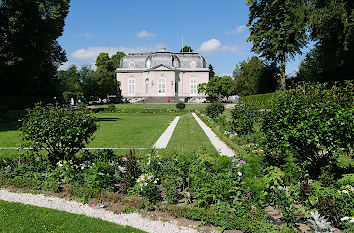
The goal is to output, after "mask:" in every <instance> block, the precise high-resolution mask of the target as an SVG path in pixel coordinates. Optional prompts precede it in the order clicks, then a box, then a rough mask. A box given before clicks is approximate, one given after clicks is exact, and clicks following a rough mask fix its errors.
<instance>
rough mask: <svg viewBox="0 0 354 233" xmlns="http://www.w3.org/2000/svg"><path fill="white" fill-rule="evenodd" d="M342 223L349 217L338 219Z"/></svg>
mask: <svg viewBox="0 0 354 233" xmlns="http://www.w3.org/2000/svg"><path fill="white" fill-rule="evenodd" d="M340 220H341V221H342V222H343V221H345V220H349V217H343V218H341V219H340Z"/></svg>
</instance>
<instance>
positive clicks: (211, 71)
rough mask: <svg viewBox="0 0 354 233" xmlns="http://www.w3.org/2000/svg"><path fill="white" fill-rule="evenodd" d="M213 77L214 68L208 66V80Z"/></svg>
mask: <svg viewBox="0 0 354 233" xmlns="http://www.w3.org/2000/svg"><path fill="white" fill-rule="evenodd" d="M214 76H215V72H214V67H213V66H212V65H211V64H209V79H211V78H212V77H214Z"/></svg>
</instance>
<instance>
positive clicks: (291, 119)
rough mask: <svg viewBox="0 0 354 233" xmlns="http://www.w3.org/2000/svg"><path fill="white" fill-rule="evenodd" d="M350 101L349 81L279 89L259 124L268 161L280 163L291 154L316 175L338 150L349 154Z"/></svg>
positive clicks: (352, 125) (351, 133)
mask: <svg viewBox="0 0 354 233" xmlns="http://www.w3.org/2000/svg"><path fill="white" fill-rule="evenodd" d="M352 101H353V83H351V82H348V83H346V84H345V85H344V86H333V87H331V88H327V86H326V85H325V84H316V85H312V84H305V85H299V86H298V87H296V88H295V89H293V90H288V91H284V92H281V93H280V94H279V96H278V97H277V98H276V99H275V100H274V105H273V106H274V107H273V109H272V111H270V112H269V113H268V114H266V115H265V119H264V121H263V125H262V127H263V132H264V134H265V140H264V145H265V146H266V148H265V149H266V154H267V157H268V161H269V162H270V163H273V164H274V162H280V163H283V162H284V158H285V157H286V156H288V155H293V156H294V158H296V159H297V161H299V162H301V163H304V162H306V163H307V166H306V168H307V169H308V171H309V172H310V174H311V176H312V177H318V176H319V175H320V173H319V171H320V170H321V168H322V167H325V166H327V165H330V163H331V160H332V159H333V156H335V155H336V153H337V152H338V151H339V150H340V151H341V152H344V153H348V154H350V155H351V156H353V153H350V151H352V150H353V142H354V141H353V138H354V131H353V128H354V120H353V119H354V116H353V113H354V108H353V105H352V104H353V102H352Z"/></svg>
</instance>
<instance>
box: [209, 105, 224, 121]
mask: <svg viewBox="0 0 354 233" xmlns="http://www.w3.org/2000/svg"><path fill="white" fill-rule="evenodd" d="M224 110H225V107H224V105H223V104H221V103H211V104H209V105H208V106H207V107H206V108H205V112H206V115H207V116H208V117H211V118H213V119H214V118H216V117H217V116H219V115H221V114H222V113H223V112H224Z"/></svg>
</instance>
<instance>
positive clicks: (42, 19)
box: [0, 0, 70, 96]
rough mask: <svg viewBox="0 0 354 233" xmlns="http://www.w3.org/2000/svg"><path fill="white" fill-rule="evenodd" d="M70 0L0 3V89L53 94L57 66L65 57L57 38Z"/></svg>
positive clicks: (23, 92)
mask: <svg viewBox="0 0 354 233" xmlns="http://www.w3.org/2000/svg"><path fill="white" fill-rule="evenodd" d="M69 2H70V0H9V1H1V3H0V93H1V94H3V95H32V96H52V95H54V94H55V84H54V80H55V79H56V76H57V68H58V67H59V65H60V64H61V63H62V62H64V61H66V55H65V52H64V51H63V50H62V48H61V47H60V45H59V44H58V42H57V38H58V37H59V36H61V35H62V32H63V28H64V24H65V22H64V20H65V17H66V16H67V14H68V11H69Z"/></svg>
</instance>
